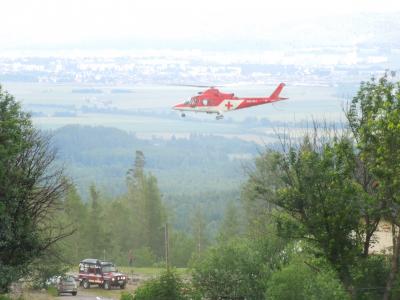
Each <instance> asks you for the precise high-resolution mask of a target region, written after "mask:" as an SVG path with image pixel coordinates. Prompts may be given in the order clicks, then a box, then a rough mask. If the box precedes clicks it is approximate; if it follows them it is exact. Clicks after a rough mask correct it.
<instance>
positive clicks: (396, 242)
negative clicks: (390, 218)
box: [383, 223, 400, 300]
mask: <svg viewBox="0 0 400 300" xmlns="http://www.w3.org/2000/svg"><path fill="white" fill-rule="evenodd" d="M392 228H393V229H392V234H393V256H392V263H391V268H390V273H389V276H388V279H387V281H386V288H385V293H384V294H383V300H389V299H390V294H391V291H392V287H393V283H394V280H395V278H396V275H397V272H398V265H399V254H400V231H399V230H397V233H396V225H395V224H393V223H392Z"/></svg>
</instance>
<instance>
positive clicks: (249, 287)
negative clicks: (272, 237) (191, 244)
mask: <svg viewBox="0 0 400 300" xmlns="http://www.w3.org/2000/svg"><path fill="white" fill-rule="evenodd" d="M267 275H268V273H267V269H266V268H265V262H264V261H263V255H262V253H260V252H259V251H257V250H256V249H253V248H252V247H250V245H249V241H247V240H244V239H236V240H231V241H229V242H227V243H224V244H219V245H217V246H215V247H213V248H211V249H210V250H208V251H207V253H206V254H205V255H204V257H203V258H201V259H199V260H198V261H197V263H196V264H195V266H194V270H193V274H192V276H193V285H194V286H195V288H196V289H197V290H198V291H199V293H200V294H201V295H202V296H203V297H205V298H209V299H223V298H228V299H245V298H246V299H263V295H264V290H265V277H266V276H267Z"/></svg>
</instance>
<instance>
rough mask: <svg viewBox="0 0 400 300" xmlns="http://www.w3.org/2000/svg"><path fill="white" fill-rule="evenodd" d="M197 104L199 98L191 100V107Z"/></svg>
mask: <svg viewBox="0 0 400 300" xmlns="http://www.w3.org/2000/svg"><path fill="white" fill-rule="evenodd" d="M196 104H197V97H192V99H190V105H196Z"/></svg>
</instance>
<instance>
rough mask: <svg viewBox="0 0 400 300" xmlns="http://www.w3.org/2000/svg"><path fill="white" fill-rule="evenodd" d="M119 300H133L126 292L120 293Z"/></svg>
mask: <svg viewBox="0 0 400 300" xmlns="http://www.w3.org/2000/svg"><path fill="white" fill-rule="evenodd" d="M119 299H120V300H134V299H135V298H134V296H133V295H132V294H131V293H128V292H122V294H121V298H119Z"/></svg>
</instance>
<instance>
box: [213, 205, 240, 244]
mask: <svg viewBox="0 0 400 300" xmlns="http://www.w3.org/2000/svg"><path fill="white" fill-rule="evenodd" d="M242 233H243V221H242V215H241V210H240V208H239V207H237V206H236V205H235V204H234V203H233V202H228V204H227V207H226V209H225V214H224V218H223V219H222V222H221V226H220V228H219V233H218V239H219V240H220V241H228V240H230V239H232V238H236V237H238V236H240V235H241V234H242Z"/></svg>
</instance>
